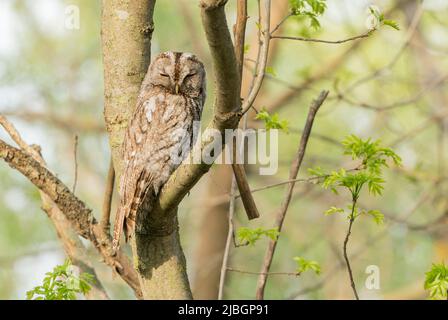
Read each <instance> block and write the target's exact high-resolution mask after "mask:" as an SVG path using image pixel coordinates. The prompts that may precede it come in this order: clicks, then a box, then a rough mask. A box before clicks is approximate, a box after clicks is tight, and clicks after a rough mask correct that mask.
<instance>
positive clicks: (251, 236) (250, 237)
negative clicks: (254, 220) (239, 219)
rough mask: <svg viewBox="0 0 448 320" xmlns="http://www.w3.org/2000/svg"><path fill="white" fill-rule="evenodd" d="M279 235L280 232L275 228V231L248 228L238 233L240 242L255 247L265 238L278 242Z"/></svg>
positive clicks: (239, 230)
mask: <svg viewBox="0 0 448 320" xmlns="http://www.w3.org/2000/svg"><path fill="white" fill-rule="evenodd" d="M279 234H280V233H279V232H278V229H277V228H274V229H262V228H256V229H250V228H246V227H241V228H239V229H238V231H237V238H238V241H239V242H241V243H247V244H249V245H251V246H253V245H254V244H255V243H256V242H257V241H258V240H260V239H261V237H263V236H265V237H267V238H270V239H272V240H277V238H278V236H279Z"/></svg>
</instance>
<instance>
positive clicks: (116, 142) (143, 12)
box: [101, 0, 191, 299]
mask: <svg viewBox="0 0 448 320" xmlns="http://www.w3.org/2000/svg"><path fill="white" fill-rule="evenodd" d="M154 5H155V0H125V1H110V0H109V1H107V0H103V8H102V28H101V33H102V45H103V63H104V96H105V105H104V117H105V120H106V128H107V131H108V133H109V141H110V147H111V150H112V159H113V163H114V167H115V172H116V175H117V179H118V181H119V177H120V175H121V172H122V168H123V163H122V157H121V156H120V148H121V144H122V142H123V137H124V132H125V129H126V127H127V125H128V121H129V119H130V117H131V116H132V112H133V110H134V107H135V103H136V100H137V96H138V93H139V91H140V86H141V83H142V81H143V78H144V76H145V74H146V71H147V69H148V66H149V63H150V58H151V37H152V32H153V30H154V26H153V13H154ZM174 219H176V215H174ZM169 224H171V225H175V228H174V229H173V230H172V232H171V233H170V234H167V235H164V236H156V237H154V236H147V235H145V236H143V235H138V236H136V238H135V239H134V240H133V243H132V247H133V255H134V259H133V260H134V266H135V267H137V270H138V271H139V278H140V285H141V287H142V288H141V289H142V292H143V297H144V298H145V299H189V298H191V292H190V289H189V285H188V280H187V275H186V270H185V258H184V255H183V252H182V249H181V246H180V241H179V233H178V228H177V221H176V222H175V223H174V224H173V222H169Z"/></svg>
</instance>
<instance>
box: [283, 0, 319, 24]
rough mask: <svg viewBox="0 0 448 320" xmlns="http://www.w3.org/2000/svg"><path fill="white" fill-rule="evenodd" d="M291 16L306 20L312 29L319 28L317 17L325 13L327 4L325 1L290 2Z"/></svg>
mask: <svg viewBox="0 0 448 320" xmlns="http://www.w3.org/2000/svg"><path fill="white" fill-rule="evenodd" d="M289 5H290V9H291V14H292V15H294V16H298V17H300V16H302V17H306V18H308V20H309V21H310V26H311V27H312V28H313V29H319V28H320V22H319V20H318V16H321V15H323V14H324V13H325V10H326V9H327V3H326V1H325V0H290V1H289Z"/></svg>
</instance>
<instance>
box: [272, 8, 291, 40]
mask: <svg viewBox="0 0 448 320" xmlns="http://www.w3.org/2000/svg"><path fill="white" fill-rule="evenodd" d="M291 16H292V13H289V14H288V15H286V16H285V17H284V18H283V19H282V20H280V22H279V23H278V24H277V25H276V26H275V27H274V28H273V29H272V31H271V38H272V35H273V34H274V33H275V32H276V31H277V30H278V29H279V28H280V27H281V26H282V24H283V23H285V21H286V20H288V19H289V18H290V17H291Z"/></svg>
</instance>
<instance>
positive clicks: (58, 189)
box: [0, 140, 141, 297]
mask: <svg viewBox="0 0 448 320" xmlns="http://www.w3.org/2000/svg"><path fill="white" fill-rule="evenodd" d="M0 158H2V159H3V160H4V161H5V162H6V163H8V164H9V166H11V167H12V168H14V169H16V170H18V171H19V172H21V173H22V174H23V175H24V176H25V177H26V178H27V179H28V180H30V181H31V182H32V183H33V184H34V185H35V186H36V187H37V188H39V189H40V190H41V191H42V192H44V193H45V194H46V195H47V196H48V198H49V199H50V200H51V201H52V202H53V203H54V204H56V205H57V207H58V208H59V210H60V211H61V212H62V213H63V214H64V218H65V219H67V221H69V222H70V225H71V227H72V228H73V229H74V230H75V231H76V233H77V234H78V235H80V236H82V237H84V238H86V239H88V240H90V241H92V243H93V244H94V246H95V247H96V249H97V250H98V251H99V253H100V254H101V255H102V258H103V259H104V262H105V263H106V264H107V265H109V266H110V267H112V268H113V269H114V270H115V271H116V272H117V273H118V274H119V275H120V276H121V277H122V278H123V280H124V281H126V283H128V284H129V286H130V287H131V288H132V289H133V290H134V292H135V294H136V296H137V297H140V295H141V293H140V286H139V283H138V279H137V275H136V272H135V271H134V270H133V269H132V267H131V265H130V263H129V261H128V259H127V257H125V256H124V255H123V254H122V252H121V251H119V252H118V253H114V252H113V250H112V242H111V240H110V238H109V237H107V236H105V235H104V232H103V230H102V229H101V227H100V226H99V225H98V223H97V222H96V220H95V218H94V217H93V215H92V211H91V209H89V208H88V207H87V206H86V205H85V204H84V202H82V201H81V200H79V199H78V198H77V197H76V196H75V195H74V194H73V193H72V192H71V191H70V190H69V189H68V187H67V186H66V185H65V184H64V183H63V182H62V181H61V180H59V179H58V178H57V177H56V176H55V175H54V174H53V173H52V172H50V171H49V170H48V169H47V168H46V167H44V166H43V165H42V164H40V163H39V162H38V161H36V160H35V159H33V158H32V157H31V156H30V155H28V154H27V153H25V152H24V151H22V150H19V149H17V148H14V147H12V146H10V145H8V144H7V143H5V142H4V141H2V140H0Z"/></svg>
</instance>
